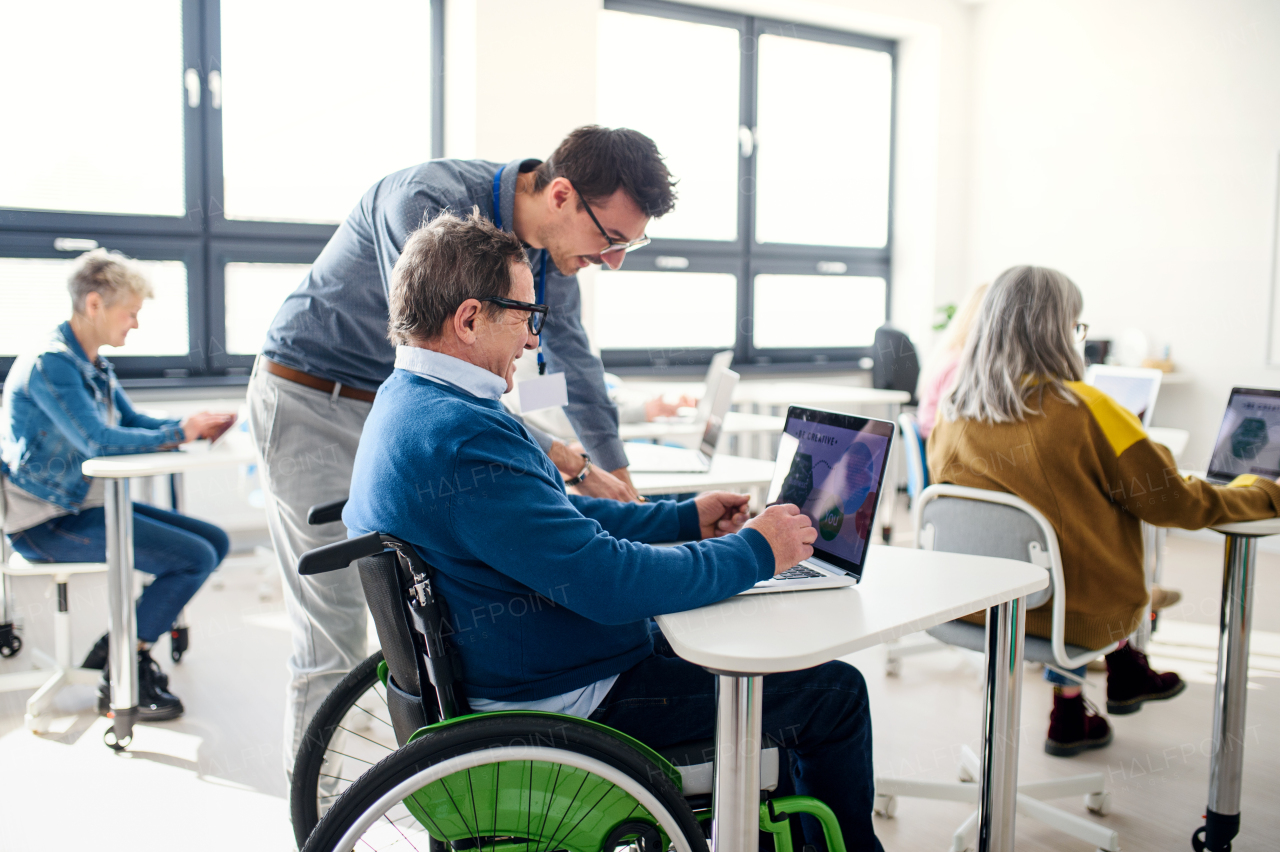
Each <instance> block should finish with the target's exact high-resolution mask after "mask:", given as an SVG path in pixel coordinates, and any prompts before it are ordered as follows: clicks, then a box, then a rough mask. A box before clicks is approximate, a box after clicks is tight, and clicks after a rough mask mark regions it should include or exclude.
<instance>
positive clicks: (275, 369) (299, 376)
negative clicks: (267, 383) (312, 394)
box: [262, 358, 377, 402]
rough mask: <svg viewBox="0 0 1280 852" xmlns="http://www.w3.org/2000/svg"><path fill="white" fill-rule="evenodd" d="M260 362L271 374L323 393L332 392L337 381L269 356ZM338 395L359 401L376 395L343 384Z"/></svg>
mask: <svg viewBox="0 0 1280 852" xmlns="http://www.w3.org/2000/svg"><path fill="white" fill-rule="evenodd" d="M262 363H263V365H264V366H265V367H266V369H267V372H268V373H270V374H271V375H273V376H279V377H280V378H282V379H288V380H289V381H291V382H297V383H298V384H300V385H303V386H304V387H309V388H311V389H312V390H318V391H324V392H325V393H328V394H331V393H333V388H334V386H335V385H337V382H331V381H329V380H328V379H322V378H319V377H318V376H313V375H311V374H309V373H304V372H302V371H301V370H295V369H293V368H292V367H286V366H285V365H284V364H277V363H276V362H275V361H272V360H271V359H270V358H263V359H262ZM338 396H345V397H347V398H348V399H358V400H360V401H361V402H373V400H374V399H375V398H376V397H377V394H376V393H374V392H373V391H367V390H360V389H359V388H353V387H348V386H347V385H343V386H342V387H341V389H340V390H339V391H338Z"/></svg>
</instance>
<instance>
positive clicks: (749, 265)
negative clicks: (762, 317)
mask: <svg viewBox="0 0 1280 852" xmlns="http://www.w3.org/2000/svg"><path fill="white" fill-rule="evenodd" d="M602 8H603V9H605V10H609V11H616V12H629V13H631V14H636V15H649V16H653V17H660V18H670V19H673V20H679V21H688V22H690V23H696V24H710V25H713V26H721V27H727V28H731V29H736V30H737V31H738V34H739V45H740V48H739V107H738V114H739V126H740V127H742V126H745V127H748V128H751V129H752V130H754V129H755V128H756V126H757V122H756V117H757V116H756V111H757V81H758V73H759V68H758V57H759V53H758V50H757V46H758V44H759V38H760V36H761V35H765V34H771V35H781V36H790V37H794V38H803V39H810V40H813V41H822V42H828V43H832V44H841V45H847V46H851V47H860V48H867V49H871V50H877V51H881V52H884V53H887V54H889V57H890V61H891V63H892V72H891V73H892V83H891V85H892V90H891V94H890V97H891V107H890V110H891V111H890V118H889V122H890V124H889V187H888V193H887V196H886V198H885V200H884V201H885V205H886V209H887V210H888V213H889V219H888V229H887V231H886V236H885V244H884V246H883V247H879V248H865V247H847V246H821V245H796V244H779V243H763V244H762V243H756V242H755V202H756V199H755V195H754V193H751V192H747V191H744V190H743V187H744V186H749V185H750V184H751V183H753V182H754V180H755V174H756V159H757V158H756V151H755V150H754V149H753V150H752V153H751V155H750V156H746V157H744V156H742V153H741V151H739V156H738V192H737V196H738V234H737V239H735V240H732V241H729V240H723V241H721V240H687V239H663V238H654V240H653V242H652V243H650V244H649V245H648V246H647V247H645V248H644V249H642V250H640V251H637V252H632V253H631V254H628V255H627V261H626V264H625V265H624V267H623V269H625V270H628V271H633V270H655V271H663V272H674V273H675V274H679V272H682V271H701V272H721V271H723V272H730V273H732V274H734V275H736V276H737V280H738V299H737V309H736V335H737V337H736V340H735V343H734V347H733V348H734V364H735V369H739V368H744V369H746V370H747V371H749V372H769V371H775V370H777V371H788V372H790V371H803V370H832V369H844V368H852V369H856V368H860V362H862V361H863V359H866V358H869V357H872V355H873V350H874V346H873V345H871V344H870V343H869V344H868V345H866V346H854V347H840V348H803V349H801V348H788V349H761V348H757V347H756V346H755V342H754V338H753V328H752V325H753V308H754V282H755V276H756V275H757V274H758V273H760V272H766V273H783V274H791V275H830V274H833V273H828V272H823V271H821V269H820V264H832V263H835V264H844V268H845V271H844V272H840V273H834V274H839V275H866V276H874V277H878V278H883V279H884V281H885V321H886V322H888V321H889V320H890V318H891V313H890V312H891V306H892V295H893V278H892V256H891V255H892V245H893V192H894V172H895V159H894V158H895V150H894V149H895V143H896V134H897V87H898V44H897V42H896V41H893V40H890V39H884V38H877V37H873V36H866V35H861V34H858V33H853V32H846V31H843V30H835V29H828V28H825V27H817V26H812V25H809V24H800V23H793V22H789V21H784V20H779V19H774V18H763V17H756V16H752V15H740V14H734V13H731V12H725V11H720V10H715V9H707V8H703V7H700V6H691V5H686V4H683V3H673V2H669V0H604V3H603V6H602ZM743 46H749V49H743ZM638 129H640V130H642V131H643V128H638ZM677 177H679V175H677ZM669 258H683V259H685V260H687V261H688V266H687V267H685V268H682V269H679V270H677V269H674V268H673V267H672V266H671V265H670V264H671V262H670V260H668V259H669ZM608 274H610V273H609V272H608V271H607V270H606V271H602V272H601V273H600V275H608ZM716 351H718V350H716V349H710V348H688V349H681V350H671V349H661V350H660V349H602V350H601V353H600V354H601V359H602V360H603V361H604V364H605V367H606V368H608V369H610V370H614V371H617V372H620V373H624V374H626V373H642V372H647V371H650V370H653V369H664V370H665V369H672V368H675V369H679V368H680V367H689V368H691V369H696V368H697V367H701V366H705V365H706V364H708V363H710V361H711V357H712V356H713V355H714V354H715V352H716Z"/></svg>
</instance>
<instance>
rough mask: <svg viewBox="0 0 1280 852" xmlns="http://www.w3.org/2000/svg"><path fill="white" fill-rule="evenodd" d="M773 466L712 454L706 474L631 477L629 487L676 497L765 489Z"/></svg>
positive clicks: (639, 491) (633, 475) (758, 461)
mask: <svg viewBox="0 0 1280 852" xmlns="http://www.w3.org/2000/svg"><path fill="white" fill-rule="evenodd" d="M772 479H773V462H771V461H765V460H764V459H744V458H740V457H738V456H727V455H725V454H724V453H716V456H715V458H714V459H712V460H711V470H710V471H709V472H707V473H633V474H631V484H632V485H633V486H635V489H636V491H637V492H638V493H640V494H645V495H648V494H680V493H683V492H686V491H712V490H717V491H719V490H733V489H739V488H767V487H768V485H769V482H770V481H771V480H772Z"/></svg>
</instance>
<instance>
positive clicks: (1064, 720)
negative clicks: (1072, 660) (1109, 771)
mask: <svg viewBox="0 0 1280 852" xmlns="http://www.w3.org/2000/svg"><path fill="white" fill-rule="evenodd" d="M1085 672H1086V667H1085V666H1081V667H1080V668H1078V669H1071V670H1070V673H1071V674H1073V675H1075V676H1076V677H1077V678H1083V677H1084V676H1085ZM1044 679H1045V680H1047V681H1049V683H1051V684H1053V709H1052V710H1051V711H1049V733H1048V734H1047V735H1046V736H1045V740H1044V750H1045V753H1046V754H1051V755H1053V756H1054V757H1074V756H1075V755H1077V754H1080V753H1081V752H1082V751H1086V750H1088V749H1091V748H1102V747H1103V746H1105V745H1107V744H1108V743H1110V742H1111V736H1112V735H1111V726H1110V725H1109V724H1107V720H1106V719H1104V718H1103V717H1101V716H1099V715H1098V714H1097V713H1095V712H1094V711H1093V706H1092V705H1090V704H1088V703H1086V702H1085V699H1084V693H1083V691H1082V690H1081V687H1080V681H1079V680H1074V679H1072V678H1069V677H1066V676H1065V675H1063V674H1060V673H1059V672H1057V671H1055V670H1053V669H1051V668H1049V667H1047V666H1046V667H1045V670H1044Z"/></svg>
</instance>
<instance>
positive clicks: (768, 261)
mask: <svg viewBox="0 0 1280 852" xmlns="http://www.w3.org/2000/svg"><path fill="white" fill-rule="evenodd" d="M604 7H605V8H604V10H603V11H601V13H600V20H599V38H600V44H599V49H598V55H599V60H598V69H599V72H598V81H597V93H598V95H597V97H598V103H597V106H598V119H599V121H600V122H601V123H602V124H606V125H610V126H626V127H634V128H636V129H637V130H640V131H641V132H643V133H645V134H647V135H649V136H651V137H652V138H653V140H654V141H655V142H656V143H657V145H658V149H659V150H660V151H662V153H663V155H664V156H665V157H666V158H667V164H668V166H669V167H670V169H671V171H672V173H673V174H674V175H675V176H676V177H677V178H678V179H679V181H680V182H679V184H678V186H677V190H678V192H679V200H678V202H677V205H676V209H675V211H674V212H672V213H671V214H669V215H668V216H666V217H663V218H662V219H659V220H656V221H655V222H653V223H652V224H651V226H650V228H649V235H650V236H651V237H653V243H652V244H651V245H650V246H649V247H648V248H646V249H645V250H643V251H639V252H634V253H632V254H630V255H628V256H627V261H626V265H625V267H624V270H625V271H618V272H610V271H607V270H602V271H601V272H600V274H599V275H598V276H597V278H596V280H597V298H596V332H595V337H596V342H597V344H598V345H599V346H600V348H601V350H602V355H603V358H604V361H605V364H606V365H608V366H609V367H613V368H625V367H646V366H668V365H672V364H680V363H684V364H701V363H706V362H707V361H709V359H710V357H711V355H712V354H713V353H714V352H715V351H716V350H717V349H719V348H722V347H724V346H729V345H731V346H733V348H734V350H735V358H734V360H735V362H737V363H738V364H769V363H786V364H804V363H824V364H830V363H832V362H853V361H857V360H858V359H859V358H862V357H864V356H866V355H870V354H871V347H872V344H873V339H874V332H875V329H876V328H877V327H879V326H880V325H882V324H883V323H884V322H885V321H886V320H887V318H888V316H887V311H888V305H889V287H890V286H891V281H892V277H891V275H890V257H889V241H890V229H891V218H890V215H889V209H890V207H889V202H890V191H891V185H892V153H891V152H892V139H893V97H894V62H895V45H894V43H893V42H890V41H885V40H882V39H875V38H869V37H865V36H860V35H855V34H852V33H844V32H836V31H833V30H825V29H819V28H816V27H809V26H804V25H800V24H790V23H785V22H781V21H773V20H767V19H763V18H755V17H749V16H742V15H732V14H728V13H724V12H720V11H714V10H709V9H701V8H697V7H694V6H685V5H681V4H675V3H668V2H662V0H605V2H604ZM654 57H660V58H661V59H660V61H654ZM637 69H643V73H642V74H638V72H637ZM638 80H639V81H641V82H639V83H637V81H638ZM691 81H696V85H692V84H691ZM627 92H631V93H633V94H632V95H629V96H624V95H620V94H619V93H627ZM633 282H634V283H633ZM647 303H651V304H653V307H652V308H648V307H645V305H646V304H647ZM650 315H651V316H650Z"/></svg>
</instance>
